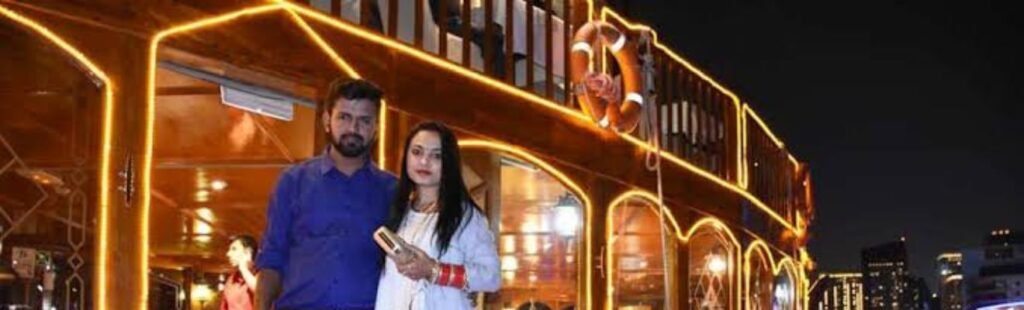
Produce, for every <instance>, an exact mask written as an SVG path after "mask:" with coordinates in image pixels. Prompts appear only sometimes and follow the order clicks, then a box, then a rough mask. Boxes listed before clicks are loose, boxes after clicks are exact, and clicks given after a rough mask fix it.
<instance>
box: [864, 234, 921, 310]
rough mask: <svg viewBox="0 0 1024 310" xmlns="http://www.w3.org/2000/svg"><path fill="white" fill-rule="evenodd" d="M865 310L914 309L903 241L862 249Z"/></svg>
mask: <svg viewBox="0 0 1024 310" xmlns="http://www.w3.org/2000/svg"><path fill="white" fill-rule="evenodd" d="M861 273H862V274H863V279H864V280H863V283H864V308H865V309H871V310H882V309H914V306H913V291H912V290H911V288H910V282H911V281H910V280H911V279H910V272H909V267H908V266H907V248H906V245H905V243H904V240H903V239H902V238H901V239H900V241H896V242H889V243H885V244H881V245H877V246H874V247H869V248H865V249H863V250H861Z"/></svg>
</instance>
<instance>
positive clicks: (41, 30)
mask: <svg viewBox="0 0 1024 310" xmlns="http://www.w3.org/2000/svg"><path fill="white" fill-rule="evenodd" d="M0 15H3V16H4V17H7V18H9V19H11V20H13V21H15V22H17V23H19V24H21V25H23V26H25V27H28V28H29V29H31V30H32V31H34V32H35V33H37V34H40V35H42V36H43V37H44V38H46V39H47V40H48V41H50V43H53V44H55V45H57V47H59V48H60V49H61V50H62V51H64V52H65V53H67V54H68V55H71V57H72V58H74V59H75V61H77V62H78V63H79V64H81V65H83V66H85V68H86V69H87V70H89V72H90V73H91V74H92V75H94V76H96V78H98V79H99V80H100V81H102V82H103V85H102V87H103V129H102V130H103V132H102V141H101V148H100V154H99V156H100V169H99V180H100V184H99V185H100V192H99V218H98V219H97V220H98V223H97V226H98V236H97V245H96V247H97V250H96V267H95V268H96V272H95V274H96V280H95V281H96V282H95V285H96V288H95V290H94V293H93V294H94V295H93V298H94V305H93V306H95V307H96V309H105V308H106V305H107V274H108V273H109V271H108V270H107V268H108V264H107V263H108V260H109V259H108V257H107V256H108V251H109V244H110V240H109V239H110V157H111V150H112V143H113V139H112V135H113V134H112V132H113V117H114V92H113V88H114V84H113V82H111V80H110V78H109V77H108V76H107V74H106V73H105V72H103V70H101V69H100V68H99V66H97V65H96V64H95V63H93V62H92V60H90V59H89V57H87V56H85V54H83V53H82V52H81V51H79V50H78V49H76V48H75V47H74V46H72V45H71V44H69V43H67V41H65V40H64V39H63V38H61V37H60V36H59V35H57V34H55V33H53V31H50V29H49V28H47V27H46V26H43V25H41V24H39V23H37V22H36V21H34V20H32V19H29V18H27V17H25V16H22V15H20V14H18V13H16V12H14V11H12V10H10V9H8V8H7V7H4V6H2V5H0Z"/></svg>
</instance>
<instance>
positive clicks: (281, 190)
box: [256, 170, 297, 273]
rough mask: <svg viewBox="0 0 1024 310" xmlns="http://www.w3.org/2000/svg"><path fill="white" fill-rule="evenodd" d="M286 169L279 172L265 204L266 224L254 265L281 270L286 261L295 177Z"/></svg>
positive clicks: (260, 267)
mask: <svg viewBox="0 0 1024 310" xmlns="http://www.w3.org/2000/svg"><path fill="white" fill-rule="evenodd" d="M292 171H293V170H288V171H286V172H285V173H282V174H281V177H280V178H278V180H277V185H275V186H274V192H273V193H271V194H270V202H269V203H268V206H267V226H266V227H265V228H264V229H263V241H262V242H261V243H260V251H259V256H257V257H256V267H257V268H259V269H273V270H276V271H277V272H279V273H280V272H283V271H284V266H285V265H286V264H287V263H288V249H289V238H288V234H289V232H290V231H291V226H292V210H291V208H292V202H293V201H294V199H293V198H294V197H295V196H294V195H295V194H297V193H296V192H295V184H294V183H295V179H294V177H293V176H292V175H291V173H290V172H292Z"/></svg>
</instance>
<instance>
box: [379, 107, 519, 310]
mask: <svg viewBox="0 0 1024 310" xmlns="http://www.w3.org/2000/svg"><path fill="white" fill-rule="evenodd" d="M404 154H405V155H404V157H403V158H402V167H403V169H402V173H401V177H400V179H399V181H398V182H399V183H398V190H397V192H396V197H395V200H394V202H393V204H392V207H391V216H390V219H389V220H388V224H387V226H388V228H389V229H391V230H392V231H394V232H396V233H397V234H398V235H399V236H400V237H401V238H402V240H404V244H403V245H404V246H405V248H407V249H409V250H407V251H404V252H402V253H400V254H398V255H396V256H394V257H392V256H389V257H388V258H387V259H386V262H385V266H384V273H383V274H382V275H381V280H380V286H379V287H378V289H377V309H385V310H387V309H401V310H408V309H445V310H447V309H472V308H473V306H472V304H471V300H470V298H471V296H470V295H469V292H494V291H497V290H498V288H499V287H500V286H501V276H500V273H499V272H500V271H499V264H498V252H497V249H496V245H495V241H494V235H493V234H492V233H491V231H490V230H489V228H488V227H489V226H488V225H487V220H486V217H485V215H484V213H483V211H481V210H480V207H479V206H477V205H476V203H474V202H473V199H472V198H471V197H470V196H469V191H467V190H466V186H465V183H464V182H463V180H462V169H461V167H462V164H461V161H460V159H459V147H458V141H457V140H456V138H455V135H454V134H452V132H451V131H450V130H448V128H447V127H445V126H444V125H442V124H440V123H437V122H426V123H421V124H419V125H417V126H416V127H415V128H413V130H412V131H411V132H410V133H409V136H408V137H407V138H406V140H405V152H404Z"/></svg>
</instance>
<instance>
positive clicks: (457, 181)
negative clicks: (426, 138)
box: [387, 121, 482, 254]
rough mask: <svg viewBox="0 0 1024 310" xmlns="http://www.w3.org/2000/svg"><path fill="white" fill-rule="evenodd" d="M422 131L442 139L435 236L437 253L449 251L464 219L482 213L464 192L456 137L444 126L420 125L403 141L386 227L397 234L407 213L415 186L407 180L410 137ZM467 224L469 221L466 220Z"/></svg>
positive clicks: (438, 124) (464, 186) (464, 185)
mask: <svg viewBox="0 0 1024 310" xmlns="http://www.w3.org/2000/svg"><path fill="white" fill-rule="evenodd" d="M421 131H431V132H434V133H437V135H438V136H439V137H440V138H441V186H440V188H439V189H438V197H437V207H438V210H439V211H438V212H439V213H438V218H437V226H436V229H435V233H436V236H437V247H438V249H439V250H440V251H439V253H440V254H444V252H445V251H447V250H448V246H449V245H450V243H451V240H452V237H453V236H454V235H455V232H456V231H458V229H459V226H460V225H461V224H462V223H463V218H464V217H467V215H472V212H482V211H481V210H480V206H478V205H477V204H476V203H475V202H474V201H473V198H472V197H471V196H470V195H469V190H467V189H466V183H465V182H464V181H463V180H462V161H461V160H460V156H459V142H458V140H457V139H456V138H455V134H454V133H452V131H451V130H449V129H448V127H446V126H445V125H444V124H441V123H439V122H432V121H431V122H423V123H420V124H418V125H416V127H414V128H413V129H412V130H411V131H409V135H408V136H407V137H406V138H405V148H404V150H403V152H402V165H401V166H400V167H401V171H402V173H401V176H400V177H399V179H398V190H397V191H396V192H395V199H394V200H393V202H392V204H391V215H390V218H389V219H388V225H387V226H388V228H390V229H391V230H392V231H395V232H397V231H398V229H399V227H401V226H402V221H403V220H404V219H405V215H406V214H407V213H408V212H409V208H410V201H409V199H410V198H412V196H411V195H412V193H413V192H414V191H415V190H416V184H415V183H413V182H412V179H410V178H409V171H408V169H406V164H407V161H408V160H409V159H408V154H409V147H410V145H409V144H410V143H411V142H412V138H413V137H415V136H416V134H418V133H420V132H421ZM466 222H467V223H468V222H469V221H468V220H467V221H466Z"/></svg>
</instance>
